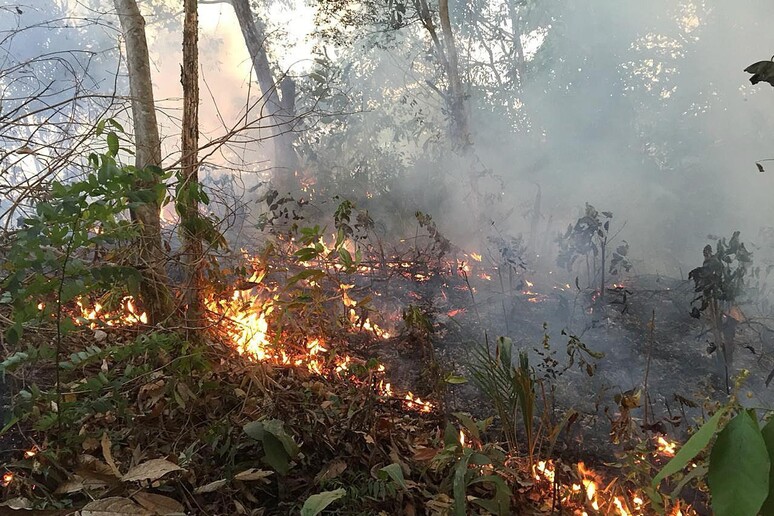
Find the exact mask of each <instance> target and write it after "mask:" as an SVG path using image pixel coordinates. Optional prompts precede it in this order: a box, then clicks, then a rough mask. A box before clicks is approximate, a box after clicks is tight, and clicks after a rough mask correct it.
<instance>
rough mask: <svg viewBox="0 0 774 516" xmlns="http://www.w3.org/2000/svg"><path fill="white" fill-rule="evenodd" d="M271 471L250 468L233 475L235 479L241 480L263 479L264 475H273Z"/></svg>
mask: <svg viewBox="0 0 774 516" xmlns="http://www.w3.org/2000/svg"><path fill="white" fill-rule="evenodd" d="M273 474H274V472H273V471H266V470H264V469H257V468H250V469H246V470H244V471H241V472H239V473H237V474H236V475H234V479H235V480H241V481H242V482H249V481H251V480H265V479H266V477H268V476H270V475H273Z"/></svg>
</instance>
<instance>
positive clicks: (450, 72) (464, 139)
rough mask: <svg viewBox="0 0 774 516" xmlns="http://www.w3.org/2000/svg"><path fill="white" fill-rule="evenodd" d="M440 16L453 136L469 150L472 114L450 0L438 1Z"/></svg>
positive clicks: (460, 145)
mask: <svg viewBox="0 0 774 516" xmlns="http://www.w3.org/2000/svg"><path fill="white" fill-rule="evenodd" d="M438 17H439V19H440V23H441V34H442V35H443V44H444V50H445V54H446V65H447V69H446V75H447V78H448V80H449V99H448V105H449V109H450V110H451V115H452V138H453V140H454V142H455V144H456V145H457V146H459V147H460V148H461V149H463V150H467V149H468V148H469V147H471V146H472V145H473V140H472V137H471V133H470V114H469V109H468V103H467V102H466V98H465V91H464V90H463V88H462V80H461V79H460V71H459V57H458V55H457V46H456V45H455V43H454V33H453V32H452V27H451V19H450V17H449V0H440V1H439V2H438Z"/></svg>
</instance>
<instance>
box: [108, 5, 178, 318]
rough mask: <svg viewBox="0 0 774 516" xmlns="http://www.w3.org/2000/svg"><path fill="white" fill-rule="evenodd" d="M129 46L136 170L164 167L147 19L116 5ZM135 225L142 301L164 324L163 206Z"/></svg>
mask: <svg viewBox="0 0 774 516" xmlns="http://www.w3.org/2000/svg"><path fill="white" fill-rule="evenodd" d="M114 5H115V8H116V11H117V13H118V18H119V20H120V22H121V29H122V31H123V33H124V43H125V45H126V64H127V68H128V71H129V91H130V94H131V97H132V121H133V124H134V138H135V166H136V167H137V168H138V169H144V168H146V167H148V166H153V167H158V168H161V139H160V138H159V130H158V125H157V123H156V107H155V104H154V101H153V83H152V82H151V73H150V57H149V55H148V43H147V41H146V39H145V20H144V18H143V17H142V15H141V14H140V10H139V8H138V7H137V2H136V1H135V0H114ZM159 181H160V179H159V178H156V179H155V180H154V181H152V182H150V183H147V182H145V183H139V184H138V185H137V187H138V189H148V188H153V187H155V186H156V185H158V182H159ZM131 216H132V220H133V221H134V222H136V223H137V225H138V227H139V231H140V239H139V242H138V243H139V251H138V256H137V261H138V264H137V266H138V268H139V269H140V271H141V272H142V274H143V281H142V284H141V293H140V294H141V297H142V302H143V305H144V307H145V309H146V310H147V313H148V317H149V320H150V323H151V324H155V323H157V322H160V321H163V320H165V319H166V318H168V317H169V316H170V315H171V314H172V310H173V305H172V297H171V296H170V293H169V279H168V277H167V274H166V270H165V264H166V261H167V259H166V255H165V253H164V250H163V248H162V242H161V218H160V204H159V201H154V202H149V203H147V204H144V205H141V206H138V207H136V208H133V209H131Z"/></svg>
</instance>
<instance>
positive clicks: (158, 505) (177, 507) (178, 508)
mask: <svg viewBox="0 0 774 516" xmlns="http://www.w3.org/2000/svg"><path fill="white" fill-rule="evenodd" d="M132 498H133V499H134V501H135V502H137V503H138V504H140V505H142V506H143V507H144V508H145V509H147V510H149V511H151V512H152V513H153V514H157V515H159V516H169V515H172V514H184V513H185V508H184V507H183V504H182V503H180V502H178V501H177V500H175V499H174V498H170V497H168V496H164V495H160V494H156V493H145V492H140V493H137V494H135V495H133V496H132Z"/></svg>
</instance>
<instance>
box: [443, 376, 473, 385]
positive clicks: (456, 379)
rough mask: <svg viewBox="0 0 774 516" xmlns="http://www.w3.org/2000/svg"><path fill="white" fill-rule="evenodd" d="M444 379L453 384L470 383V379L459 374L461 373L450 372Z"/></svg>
mask: <svg viewBox="0 0 774 516" xmlns="http://www.w3.org/2000/svg"><path fill="white" fill-rule="evenodd" d="M444 381H445V382H446V383H450V384H452V385H460V384H463V383H468V379H467V378H465V377H464V376H459V375H455V374H450V375H449V376H447V377H446V378H445V379H444Z"/></svg>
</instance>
